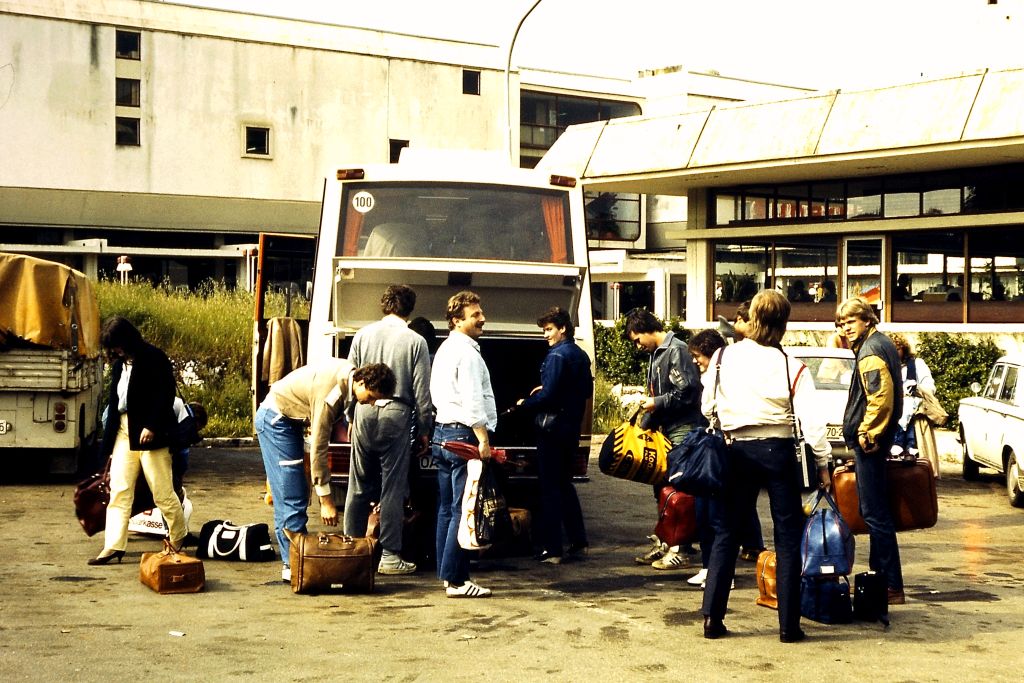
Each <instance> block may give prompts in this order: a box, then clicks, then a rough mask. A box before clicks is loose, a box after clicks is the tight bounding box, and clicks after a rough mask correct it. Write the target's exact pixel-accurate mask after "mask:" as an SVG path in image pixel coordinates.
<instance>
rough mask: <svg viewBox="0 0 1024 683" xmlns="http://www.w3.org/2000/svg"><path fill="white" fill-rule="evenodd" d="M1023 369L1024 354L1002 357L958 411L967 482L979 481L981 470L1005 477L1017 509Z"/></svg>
mask: <svg viewBox="0 0 1024 683" xmlns="http://www.w3.org/2000/svg"><path fill="white" fill-rule="evenodd" d="M1022 367H1024V354H1021V353H1018V354H1011V355H1008V356H1003V357H1002V358H1000V359H999V360H997V361H996V363H995V365H993V366H992V372H991V373H989V376H988V381H987V382H986V383H985V386H984V387H982V386H981V385H978V384H977V383H975V384H974V385H972V386H971V388H972V389H973V390H974V393H975V396H970V397H968V398H965V399H961V401H960V409H959V413H960V444H961V446H962V447H963V474H964V479H967V480H972V479H977V478H978V468H979V467H982V466H984V467H991V468H992V469H994V470H997V471H999V472H1000V473H1001V474H1005V475H1006V494H1007V496H1008V497H1009V499H1010V505H1013V506H1014V507H1024V492H1022V491H1021V488H1020V470H1021V459H1022V458H1024V395H1022V393H1024V392H1018V391H1017V378H1018V377H1020V375H1021V368H1022Z"/></svg>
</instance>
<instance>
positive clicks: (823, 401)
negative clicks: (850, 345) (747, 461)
mask: <svg viewBox="0 0 1024 683" xmlns="http://www.w3.org/2000/svg"><path fill="white" fill-rule="evenodd" d="M785 351H786V353H787V354H789V355H790V356H792V357H794V358H799V359H800V360H801V361H803V363H804V365H806V366H807V370H806V372H809V373H810V377H811V379H812V380H814V390H815V392H816V393H817V395H818V400H817V402H816V405H817V407H818V409H819V410H820V411H821V415H822V417H823V418H824V421H825V425H826V427H825V431H826V437H827V438H828V442H829V444H831V446H832V464H833V465H834V464H836V463H841V462H844V461H846V460H852V459H853V452H852V451H851V450H850V449H849V448H847V447H846V442H845V441H844V440H843V413H844V412H845V411H846V399H847V397H848V396H849V393H850V380H851V379H852V377H853V361H854V357H853V351H850V350H849V349H834V348H830V347H820V346H789V347H786V349H785ZM793 381H794V382H795V381H796V378H795V377H794V378H793ZM801 465H802V468H801V469H802V471H803V473H804V486H805V487H807V488H810V487H812V486H813V485H814V483H815V482H816V481H817V478H816V476H815V472H814V460H813V456H812V455H811V453H810V452H809V449H807V448H805V449H804V462H803V463H801Z"/></svg>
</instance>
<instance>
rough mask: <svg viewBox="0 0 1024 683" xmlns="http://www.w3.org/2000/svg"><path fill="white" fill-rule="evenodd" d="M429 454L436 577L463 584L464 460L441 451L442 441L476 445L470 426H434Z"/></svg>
mask: <svg viewBox="0 0 1024 683" xmlns="http://www.w3.org/2000/svg"><path fill="white" fill-rule="evenodd" d="M430 441H431V446H430V448H431V455H433V457H434V462H435V463H437V535H436V537H435V550H436V552H437V555H436V557H437V577H438V578H439V579H441V580H442V581H447V582H448V583H451V584H455V585H456V586H459V585H462V584H463V583H465V582H466V581H467V580H468V579H469V553H468V551H466V550H463V549H462V547H461V546H459V539H458V536H459V520H460V519H461V518H462V493H463V491H464V490H465V488H466V461H465V460H463V459H462V458H460V457H459V456H457V455H455V454H454V453H452V452H451V451H449V450H446V449H444V448H441V446H440V444H441V442H443V441H462V442H465V443H471V444H474V445H475V444H476V443H477V439H476V435H475V434H473V430H472V429H470V428H469V427H463V426H455V425H441V424H438V425H435V426H434V436H433V438H432V439H431V440H430Z"/></svg>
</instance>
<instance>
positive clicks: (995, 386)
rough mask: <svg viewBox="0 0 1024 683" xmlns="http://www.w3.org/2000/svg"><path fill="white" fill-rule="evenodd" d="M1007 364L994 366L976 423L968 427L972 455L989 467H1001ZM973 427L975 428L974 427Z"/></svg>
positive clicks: (981, 400) (980, 404) (983, 392)
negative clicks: (1001, 400)
mask: <svg viewBox="0 0 1024 683" xmlns="http://www.w3.org/2000/svg"><path fill="white" fill-rule="evenodd" d="M1006 370H1007V365H1006V364H1005V363H997V364H996V365H995V366H994V367H993V368H992V373H991V374H990V375H989V378H988V382H987V383H986V384H985V387H984V389H983V390H982V392H981V396H980V397H979V399H980V400H979V401H978V404H979V405H978V411H977V416H976V419H974V420H973V422H974V424H973V425H969V426H968V427H967V428H966V437H967V443H968V446H969V447H970V449H971V455H973V456H974V459H975V460H976V461H978V462H979V463H982V464H984V465H987V466H989V467H999V465H997V464H996V463H997V461H998V459H999V449H1000V448H1001V446H1002V443H1001V437H1000V436H999V434H998V431H997V430H998V429H999V428H1000V427H1001V426H1002V410H1000V404H999V396H1000V392H1001V391H1002V388H1003V380H1004V378H1005V377H1006ZM972 427H973V429H972Z"/></svg>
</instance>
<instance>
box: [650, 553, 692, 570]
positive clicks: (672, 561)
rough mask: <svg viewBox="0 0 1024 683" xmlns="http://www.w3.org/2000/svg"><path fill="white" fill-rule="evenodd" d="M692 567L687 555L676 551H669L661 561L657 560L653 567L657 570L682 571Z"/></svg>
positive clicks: (652, 564)
mask: <svg viewBox="0 0 1024 683" xmlns="http://www.w3.org/2000/svg"><path fill="white" fill-rule="evenodd" d="M689 565H690V559H689V557H687V555H686V553H684V552H679V551H676V550H669V551H668V552H667V553H665V556H664V557H663V558H661V559H660V560H655V561H654V562H652V563H651V566H652V567H654V568H655V569H682V568H683V567H688V566H689Z"/></svg>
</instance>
